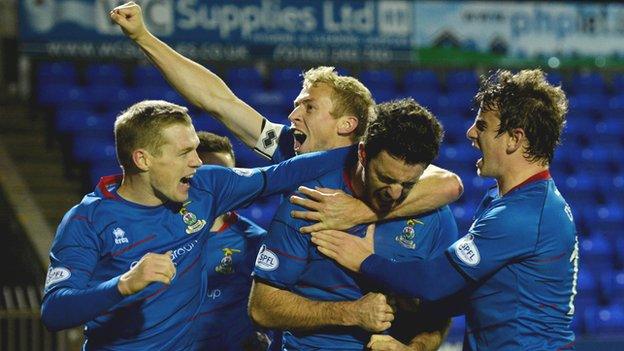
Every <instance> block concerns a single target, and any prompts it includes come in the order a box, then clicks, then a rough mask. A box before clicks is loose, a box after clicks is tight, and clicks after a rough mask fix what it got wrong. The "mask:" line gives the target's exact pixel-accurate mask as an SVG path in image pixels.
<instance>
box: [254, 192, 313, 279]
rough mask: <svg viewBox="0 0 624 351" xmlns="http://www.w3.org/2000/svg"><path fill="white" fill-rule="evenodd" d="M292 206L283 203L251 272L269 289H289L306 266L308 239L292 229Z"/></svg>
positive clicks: (293, 227) (285, 202) (293, 225)
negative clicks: (274, 287) (266, 284)
mask: <svg viewBox="0 0 624 351" xmlns="http://www.w3.org/2000/svg"><path fill="white" fill-rule="evenodd" d="M292 208H293V206H292V204H290V203H289V202H287V201H284V202H282V204H281V205H280V207H279V208H278V210H277V213H276V214H275V217H274V218H273V221H272V222H271V226H270V227H269V231H268V233H267V235H266V236H265V237H264V240H263V242H262V245H261V246H260V250H259V251H258V256H257V257H256V263H255V268H254V273H253V274H254V277H255V278H258V279H260V280H262V281H264V282H266V283H268V284H270V285H274V286H276V287H279V288H283V289H289V288H291V287H292V286H293V285H294V284H295V283H296V282H297V281H298V280H299V276H300V275H301V274H302V273H303V271H304V269H305V268H306V265H307V262H308V252H309V251H308V250H309V247H310V239H309V236H304V235H302V234H301V233H299V231H298V230H297V229H296V228H295V226H296V224H294V223H293V219H291V218H290V211H291V210H292Z"/></svg>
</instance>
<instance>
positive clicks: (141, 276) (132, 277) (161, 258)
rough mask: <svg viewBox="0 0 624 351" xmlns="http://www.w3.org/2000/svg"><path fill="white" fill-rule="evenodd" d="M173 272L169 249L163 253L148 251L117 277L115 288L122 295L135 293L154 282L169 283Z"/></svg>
mask: <svg viewBox="0 0 624 351" xmlns="http://www.w3.org/2000/svg"><path fill="white" fill-rule="evenodd" d="M175 273H176V268H175V265H174V264H173V261H172V260H171V251H169V252H167V253H164V254H157V253H151V252H150V253H147V254H145V256H143V257H141V259H140V260H139V262H138V263H137V264H136V265H135V266H134V267H132V268H131V269H130V270H129V271H127V272H126V273H124V274H123V275H122V276H121V278H119V283H118V284H117V288H118V289H119V292H120V293H121V294H122V295H124V296H128V295H132V294H136V293H138V292H139V291H141V290H143V289H145V287H146V286H148V285H149V284H151V283H154V282H161V283H165V284H170V283H171V280H172V279H173V277H174V276H175Z"/></svg>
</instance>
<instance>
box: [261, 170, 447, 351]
mask: <svg viewBox="0 0 624 351" xmlns="http://www.w3.org/2000/svg"><path fill="white" fill-rule="evenodd" d="M348 184H350V181H349V180H348V178H347V172H343V171H335V172H331V173H328V174H326V175H325V176H323V177H320V178H318V179H317V180H316V181H313V182H309V183H307V184H305V185H306V186H308V187H312V188H313V187H314V186H321V187H328V188H334V189H342V190H343V191H345V192H347V193H352V191H351V190H350V188H349V186H348ZM294 209H300V208H299V207H297V206H295V205H293V204H291V203H289V202H287V201H285V202H282V204H281V205H280V207H279V209H278V210H277V213H276V215H275V218H274V219H273V222H272V224H271V227H270V229H269V232H268V234H267V236H266V237H265V239H264V241H263V244H262V246H261V248H260V252H259V253H258V257H257V259H256V268H255V269H254V276H255V278H256V279H259V280H260V281H262V282H265V283H267V284H270V285H273V286H276V287H279V288H282V289H286V290H290V291H292V292H294V293H296V294H298V295H301V296H304V297H306V298H309V299H311V300H321V301H350V300H356V299H359V298H360V297H362V296H363V295H365V294H366V293H367V292H370V291H381V290H382V287H379V286H374V285H372V283H371V282H368V281H364V280H363V279H361V278H360V276H359V275H357V274H352V273H350V272H348V271H347V270H345V269H343V268H341V267H340V266H339V265H337V264H336V263H335V262H334V261H333V260H330V259H328V258H326V257H325V256H323V255H322V254H321V253H320V252H319V251H318V250H317V248H316V247H315V245H313V244H312V243H311V241H310V236H309V235H303V234H301V233H299V231H298V229H299V228H300V227H301V226H304V225H309V224H310V223H309V222H306V221H303V220H296V219H292V218H291V217H290V211H291V210H294ZM349 232H350V233H352V234H353V235H357V236H360V237H363V236H364V235H365V232H366V226H364V225H360V226H356V227H354V228H352V229H351V230H350V231H349ZM456 239H457V227H456V225H455V222H454V219H453V216H452V213H451V212H450V210H449V208H448V207H444V208H442V209H439V210H437V211H434V212H431V213H428V214H425V215H422V216H418V217H414V218H404V219H397V220H393V221H387V222H382V223H379V224H378V225H377V227H376V231H375V250H376V252H378V253H379V254H380V255H383V256H385V257H388V258H391V259H395V260H407V259H412V260H413V259H419V258H420V259H425V258H428V257H429V256H430V255H434V254H441V253H442V252H444V250H445V249H446V248H447V247H448V246H449V245H450V244H451V243H453V242H454V241H455V240H456ZM370 335H371V333H369V332H366V331H364V330H362V329H360V328H357V327H350V328H346V327H335V328H324V329H322V330H318V331H295V330H292V331H285V332H284V336H283V341H284V349H288V350H289V349H296V350H318V349H322V350H362V349H363V348H364V346H365V345H366V343H367V342H368V340H369V338H370Z"/></svg>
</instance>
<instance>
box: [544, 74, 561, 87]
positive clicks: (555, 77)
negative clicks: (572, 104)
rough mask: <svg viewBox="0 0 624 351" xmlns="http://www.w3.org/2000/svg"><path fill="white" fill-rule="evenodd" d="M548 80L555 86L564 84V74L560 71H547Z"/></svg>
mask: <svg viewBox="0 0 624 351" xmlns="http://www.w3.org/2000/svg"><path fill="white" fill-rule="evenodd" d="M546 80H547V81H548V82H550V84H553V85H555V86H558V85H562V84H563V76H562V75H561V72H558V71H550V72H546Z"/></svg>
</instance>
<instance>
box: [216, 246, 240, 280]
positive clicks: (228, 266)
mask: <svg viewBox="0 0 624 351" xmlns="http://www.w3.org/2000/svg"><path fill="white" fill-rule="evenodd" d="M238 252H240V250H237V249H230V248H228V247H225V248H223V258H222V259H221V263H219V265H218V266H217V267H215V271H217V272H219V273H221V274H230V273H234V264H233V263H234V261H233V260H232V255H233V254H235V253H238Z"/></svg>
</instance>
